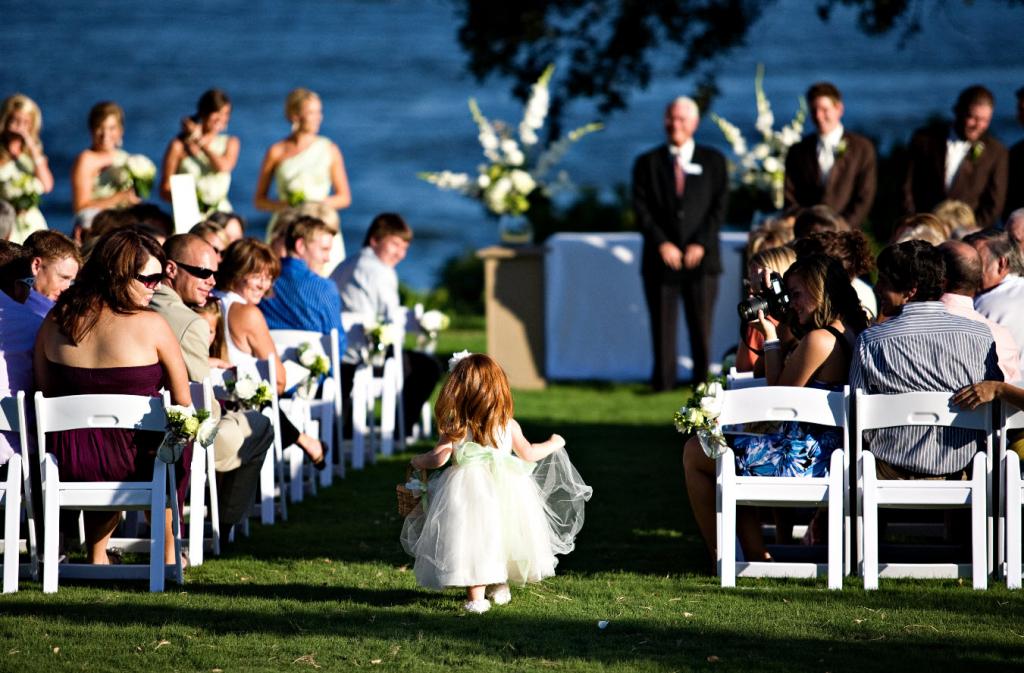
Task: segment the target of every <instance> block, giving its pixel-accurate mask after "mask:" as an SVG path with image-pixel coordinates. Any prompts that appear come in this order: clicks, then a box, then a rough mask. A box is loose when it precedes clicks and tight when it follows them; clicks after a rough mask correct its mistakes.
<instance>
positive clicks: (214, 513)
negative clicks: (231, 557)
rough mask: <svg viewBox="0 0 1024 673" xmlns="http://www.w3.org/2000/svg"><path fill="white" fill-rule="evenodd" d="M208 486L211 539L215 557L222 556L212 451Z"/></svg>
mask: <svg viewBox="0 0 1024 673" xmlns="http://www.w3.org/2000/svg"><path fill="white" fill-rule="evenodd" d="M267 453H273V452H272V451H268V452H267ZM206 484H207V486H208V488H209V489H210V537H212V538H213V555H214V556H220V496H219V494H218V493H217V468H216V459H215V457H214V455H213V450H212V449H210V450H209V451H207V452H206Z"/></svg>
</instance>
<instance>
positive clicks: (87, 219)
mask: <svg viewBox="0 0 1024 673" xmlns="http://www.w3.org/2000/svg"><path fill="white" fill-rule="evenodd" d="M89 133H90V134H91V135H92V146H91V147H90V148H89V149H87V150H84V151H83V152H82V153H81V154H79V155H78V157H77V158H76V159H75V163H74V165H73V166H72V167H71V206H72V209H73V210H74V211H75V232H74V238H75V241H78V242H80V241H81V235H82V229H83V228H84V229H88V228H89V226H90V225H91V224H92V218H93V217H95V216H96V214H97V213H99V212H100V211H101V210H106V209H107V208H126V207H128V206H133V205H135V204H136V203H139V202H140V199H139V196H138V194H136V193H135V189H134V187H128V188H127V189H119V185H118V183H117V180H116V179H115V176H114V175H113V171H111V170H108V169H111V168H113V167H115V166H123V165H124V163H125V162H126V161H127V159H128V153H127V152H125V151H124V150H123V149H121V141H122V139H123V138H124V110H122V109H121V106H120V105H118V104H117V103H115V102H113V101H104V102H102V103H97V104H96V105H93V106H92V109H91V110H89Z"/></svg>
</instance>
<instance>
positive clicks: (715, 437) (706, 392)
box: [673, 376, 726, 458]
mask: <svg viewBox="0 0 1024 673" xmlns="http://www.w3.org/2000/svg"><path fill="white" fill-rule="evenodd" d="M722 405H723V388H722V381H721V379H720V378H718V377H714V376H712V377H709V378H708V380H707V382H706V383H698V384H697V385H696V386H695V387H694V389H693V397H691V398H690V400H689V401H688V402H687V403H686V404H685V405H683V406H682V407H680V408H679V410H678V411H676V413H675V415H674V417H673V422H674V423H675V426H676V430H678V431H679V432H680V433H682V434H684V435H692V434H696V435H697V437H698V439H699V440H700V443H701V446H702V447H703V448H704V453H706V454H707V455H708V457H709V458H717V457H718V456H720V455H722V453H723V452H724V451H725V446H726V444H725V436H724V435H723V434H722V426H721V424H720V423H719V422H718V417H719V416H720V415H721V414H722Z"/></svg>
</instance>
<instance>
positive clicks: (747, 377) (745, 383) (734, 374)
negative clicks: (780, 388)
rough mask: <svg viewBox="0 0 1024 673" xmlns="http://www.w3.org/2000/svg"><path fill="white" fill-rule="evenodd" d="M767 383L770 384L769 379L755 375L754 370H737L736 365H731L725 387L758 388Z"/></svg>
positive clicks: (737, 388)
mask: <svg viewBox="0 0 1024 673" xmlns="http://www.w3.org/2000/svg"><path fill="white" fill-rule="evenodd" d="M766 385H768V380H767V379H765V378H764V377H763V376H754V372H741V371H737V370H736V368H735V367H730V368H729V373H728V374H726V376H725V387H726V388H728V389H729V390H739V389H741V388H758V387H760V386H766Z"/></svg>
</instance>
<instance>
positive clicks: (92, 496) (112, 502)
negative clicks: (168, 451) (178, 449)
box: [35, 392, 182, 593]
mask: <svg viewBox="0 0 1024 673" xmlns="http://www.w3.org/2000/svg"><path fill="white" fill-rule="evenodd" d="M167 404H168V397H167V396H166V395H165V396H164V397H163V398H160V397H146V396H141V395H109V394H104V395H69V396H66V397H44V396H43V394H42V393H41V392H37V393H36V394H35V411H36V433H37V435H36V436H37V441H38V442H39V456H40V461H41V463H42V472H43V479H42V483H43V503H44V505H43V507H44V514H43V528H44V537H45V539H44V544H43V556H44V562H43V592H44V593H55V592H56V591H57V586H58V578H59V576H65V577H78V578H85V579H108V578H119V579H143V578H145V577H148V578H149V589H150V591H163V589H164V574H165V570H164V526H163V512H164V510H165V509H166V507H167V500H168V499H169V500H170V507H171V522H172V526H173V533H172V534H173V535H174V538H175V557H176V558H175V575H176V577H177V579H178V581H179V583H180V582H181V581H182V572H181V549H180V544H179V534H178V522H179V520H180V517H179V514H178V498H177V495H176V491H175V478H174V477H175V475H174V465H173V464H170V465H169V464H166V463H164V462H162V461H161V460H159V459H157V460H154V461H153V478H152V480H151V481H146V482H130V481H104V482H62V481H61V480H60V475H59V472H58V467H57V460H56V457H55V456H53V454H50V453H47V451H46V435H47V434H48V433H51V432H62V431H66V430H77V429H84V428H89V429H98V428H102V429H108V428H121V429H126V430H127V429H130V430H149V431H154V432H161V433H162V432H163V431H164V430H165V428H166V425H167V417H166V413H165V407H166V405H167ZM168 490H169V492H170V498H168ZM62 508H64V509H72V510H101V511H126V510H149V511H150V512H151V516H152V523H151V526H150V529H151V537H150V545H149V563H148V564H146V565H136V566H132V565H109V566H96V565H89V564H70V563H69V564H60V565H59V566H58V563H57V534H58V531H59V529H60V510H61V509H62Z"/></svg>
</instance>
